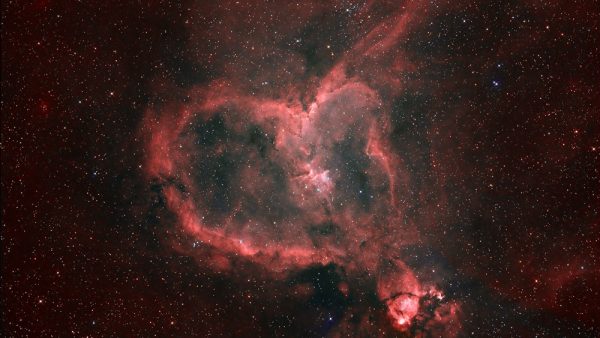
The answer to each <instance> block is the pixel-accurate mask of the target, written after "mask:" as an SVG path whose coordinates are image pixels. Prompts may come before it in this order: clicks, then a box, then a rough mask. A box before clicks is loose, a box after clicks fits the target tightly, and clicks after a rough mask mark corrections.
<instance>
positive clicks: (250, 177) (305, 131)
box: [142, 3, 460, 336]
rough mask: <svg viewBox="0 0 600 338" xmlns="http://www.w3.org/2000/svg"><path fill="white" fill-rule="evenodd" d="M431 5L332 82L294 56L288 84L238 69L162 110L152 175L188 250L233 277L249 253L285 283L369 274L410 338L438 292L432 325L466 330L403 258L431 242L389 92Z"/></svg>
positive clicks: (365, 41) (373, 42) (151, 119)
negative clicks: (338, 271)
mask: <svg viewBox="0 0 600 338" xmlns="http://www.w3.org/2000/svg"><path fill="white" fill-rule="evenodd" d="M365 10H366V9H365ZM423 10H424V9H423V8H422V5H420V4H417V3H416V4H411V5H410V7H408V8H407V7H403V8H402V9H401V10H399V11H398V13H394V14H393V15H390V17H388V18H386V19H385V20H384V21H383V22H382V23H379V24H377V25H376V26H375V27H373V28H372V29H371V31H370V32H367V33H366V34H365V36H364V37H363V38H361V39H359V40H358V41H356V42H355V43H354V45H352V46H351V47H350V48H349V49H348V50H347V51H343V52H342V55H341V56H340V57H338V58H336V60H335V61H334V64H333V65H332V66H331V68H330V69H328V70H327V72H326V73H325V74H323V75H322V76H321V77H320V78H308V79H305V78H302V72H304V69H303V68H304V67H303V65H302V62H301V61H299V60H298V59H297V58H294V57H290V58H289V60H283V63H282V64H280V65H276V66H275V65H274V66H273V67H282V68H283V69H284V71H286V72H288V73H289V75H287V76H289V77H290V81H289V83H286V84H285V85H283V86H273V87H272V88H269V89H268V90H264V91H262V92H261V93H256V92H254V91H253V90H252V89H249V88H247V87H246V88H245V87H244V86H242V85H239V84H238V83H237V82H238V81H239V79H236V78H235V77H233V76H235V75H237V74H235V73H233V74H232V75H230V76H225V77H223V78H219V79H215V80H214V81H211V82H209V83H208V84H206V85H201V86H194V87H193V88H191V89H189V90H188V91H187V92H186V93H185V94H184V95H185V98H186V99H185V100H184V102H181V103H169V104H165V105H160V106H151V107H150V108H149V109H148V110H147V112H146V116H145V117H144V123H143V126H142V134H143V135H144V137H145V139H146V140H147V143H146V147H147V149H146V151H147V154H148V155H147V157H148V158H147V163H146V166H145V168H146V174H147V175H148V177H149V178H150V179H154V180H158V181H159V182H161V183H162V184H164V185H165V187H164V196H165V199H166V203H167V205H168V208H169V209H170V210H172V211H173V212H174V213H175V214H176V215H177V222H178V230H179V231H181V232H182V233H184V234H185V235H187V236H189V241H193V242H194V243H195V244H194V245H192V246H189V247H191V248H192V249H191V250H190V249H189V248H187V249H186V248H180V249H179V250H181V251H182V252H184V253H186V254H189V255H191V256H195V257H196V258H198V259H199V260H201V261H202V262H206V263H205V264H209V265H210V266H211V267H213V268H214V269H217V270H219V271H224V272H227V271H230V270H232V269H235V267H234V266H233V265H232V263H231V262H230V257H236V259H237V258H238V257H242V258H243V259H247V260H249V261H251V262H254V263H256V264H260V265H262V266H264V267H265V268H266V269H267V270H269V271H270V272H271V273H272V276H273V278H284V277H286V274H288V273H289V272H290V271H294V270H297V269H303V268H306V267H309V266H313V265H315V264H320V265H327V264H331V263H333V264H335V265H338V266H341V267H343V268H344V269H345V270H346V273H347V274H355V273H363V272H368V273H369V274H370V275H372V276H374V277H373V278H375V279H376V280H377V296H378V297H379V299H380V300H381V301H382V302H384V303H385V304H386V306H387V313H388V316H389V318H390V320H391V322H392V324H393V325H394V327H396V328H397V329H398V330H401V331H405V330H408V328H409V327H410V325H411V324H412V322H413V320H415V319H417V318H419V319H421V318H423V317H424V314H421V313H420V312H421V311H422V309H421V307H422V306H423V305H422V303H423V302H424V301H425V300H426V299H429V298H431V299H435V300H436V305H435V309H434V310H433V311H434V315H433V316H432V317H431V318H430V319H428V322H427V323H425V324H426V325H427V326H439V327H441V328H442V330H443V331H442V332H445V334H447V335H449V336H453V335H455V334H456V332H457V330H458V328H459V327H460V324H459V323H458V320H457V319H458V313H459V311H460V305H459V303H458V302H455V301H445V300H444V293H443V290H439V289H438V288H437V286H436V285H435V282H434V281H432V280H428V279H419V278H417V277H416V276H415V273H414V272H413V271H412V270H411V269H410V268H409V267H408V266H407V265H406V264H405V263H404V262H403V261H402V259H401V258H399V257H398V253H399V252H400V251H401V249H402V248H403V247H405V246H409V245H414V244H415V243H419V241H421V238H420V236H419V233H418V231H417V230H416V227H418V226H419V224H417V222H416V221H415V220H414V219H412V218H411V217H410V216H409V215H407V213H408V210H409V209H410V208H414V206H415V203H416V201H414V200H413V198H414V196H411V195H410V194H409V193H408V191H409V190H410V185H409V182H410V180H411V177H410V175H409V174H408V173H407V168H406V166H405V165H404V160H403V158H402V154H398V153H396V152H394V150H393V149H392V145H391V144H390V141H389V137H390V133H391V132H392V127H391V125H390V123H391V122H390V118H391V116H390V114H391V113H390V111H391V109H392V107H390V102H389V100H386V98H389V97H393V96H395V95H398V94H399V93H401V92H403V91H405V90H407V84H405V83H403V81H402V79H401V78H402V74H403V72H406V71H407V70H408V69H412V68H414V67H415V65H414V64H413V63H412V62H411V61H409V60H408V59H407V58H406V57H405V56H403V55H402V54H399V55H398V54H393V53H390V50H395V49H396V48H398V47H397V41H399V40H401V39H402V38H403V37H404V36H405V34H406V31H407V27H408V26H409V25H414V24H417V23H418V21H419V20H420V16H421V15H422V13H421V12H422V11H423ZM298 63H300V64H298ZM290 69H291V71H290ZM365 70H367V71H366V72H365ZM275 71H276V72H277V70H275ZM294 71H296V72H298V73H299V74H294V73H293V72H294ZM267 72H269V70H267ZM278 75H279V74H276V75H275V76H278ZM232 77H233V78H232ZM296 77H298V79H295V78H296ZM264 84H265V85H268V81H267V80H265V81H264ZM215 177H217V179H214V178H215ZM197 246H203V247H206V248H207V249H208V250H205V251H200V250H195V248H196V247H197ZM195 251H199V252H200V253H199V254H196V253H195ZM207 255H208V257H207ZM430 302H431V301H430Z"/></svg>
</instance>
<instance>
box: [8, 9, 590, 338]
mask: <svg viewBox="0 0 600 338" xmlns="http://www.w3.org/2000/svg"><path fill="white" fill-rule="evenodd" d="M240 3H241V4H240ZM240 3H238V2H236V1H225V2H220V3H219V4H216V3H211V2H202V1H199V2H190V1H183V2H167V1H143V2H113V1H99V2H96V1H90V2H68V1H51V0H45V1H41V0H40V1H34V2H21V1H18V2H15V1H3V2H2V102H1V103H2V115H1V118H2V129H1V131H2V135H1V151H2V154H1V156H2V191H1V193H2V196H1V197H2V233H1V236H2V253H3V255H2V286H1V290H2V296H1V299H2V325H1V326H2V330H3V332H4V335H6V336H11V337H13V336H14V337H20V336H33V337H37V336H50V335H54V336H70V335H73V336H86V335H90V336H150V335H157V336H208V334H209V333H210V334H212V335H216V336H240V337H255V336H327V335H330V336H333V335H335V334H340V335H350V336H352V335H356V336H378V335H389V336H395V335H408V336H411V335H415V334H417V332H421V331H419V328H416V327H412V328H410V330H408V331H405V332H400V331H397V330H395V329H394V328H393V327H392V325H391V324H390V323H389V319H388V318H387V316H386V306H385V304H384V302H382V301H381V300H380V299H378V297H377V291H376V289H377V286H376V283H377V281H376V279H375V278H371V276H370V275H365V274H357V273H350V272H347V271H346V270H345V266H344V264H340V263H339V262H332V263H330V264H326V265H318V264H317V265H311V266H308V267H302V268H290V270H289V271H288V273H287V275H286V276H285V277H283V278H273V277H272V276H271V274H270V272H269V269H268V267H267V268H265V267H262V266H260V264H255V262H253V261H252V260H245V259H244V257H236V258H230V259H231V260H232V261H235V268H234V269H230V270H227V271H225V272H223V271H220V270H218V269H215V268H214V267H213V266H212V265H211V264H209V263H205V264H203V263H202V262H203V258H205V259H206V260H209V259H210V257H214V255H213V254H214V252H213V251H212V249H210V248H209V249H206V250H205V251H200V253H194V254H190V253H189V250H187V249H186V250H181V249H177V248H174V247H176V246H177V245H178V244H176V243H179V244H181V243H188V242H187V241H188V240H189V238H188V237H189V234H186V233H184V232H182V230H181V229H180V227H178V226H177V223H178V221H177V217H176V215H175V213H174V212H173V210H171V209H170V208H169V207H168V205H167V204H168V203H167V202H166V199H165V194H164V190H163V189H165V187H166V186H167V185H168V184H167V183H165V182H160V181H157V180H156V179H155V180H152V179H148V173H147V171H146V170H147V160H148V156H149V155H148V154H147V152H148V147H147V143H146V142H147V138H145V137H144V134H143V133H141V132H140V129H143V128H144V126H145V125H144V123H145V122H144V121H145V120H144V119H145V117H146V116H148V111H149V107H155V106H161V105H163V106H168V105H169V103H170V102H175V101H178V100H181V98H182V97H186V96H187V97H189V96H190V95H191V94H190V93H193V89H194V88H197V87H199V86H205V85H207V84H208V83H210V82H211V81H215V80H222V79H226V80H227V81H229V82H231V83H234V85H235V86H236V88H238V90H240V91H243V92H245V93H251V94H252V95H255V96H256V97H268V98H274V97H275V96H276V93H277V90H278V89H279V88H282V87H286V86H291V84H294V83H297V82H302V83H303V84H302V85H301V86H300V88H301V89H300V92H301V94H300V95H303V96H305V97H304V98H303V99H302V102H303V103H306V102H308V101H310V100H309V99H307V98H306V97H311V96H314V95H315V92H316V91H318V89H315V88H317V87H318V83H319V81H324V79H326V78H327V74H330V73H331V72H333V69H334V67H335V65H336V64H337V63H338V62H339V60H341V59H342V58H349V59H351V60H352V61H351V62H350V63H352V67H350V68H352V69H349V70H347V72H354V73H355V74H360V75H357V76H358V77H363V78H365V79H367V80H365V82H366V83H369V85H370V86H371V87H373V88H376V89H377V91H378V93H379V94H380V95H381V97H382V98H384V100H385V101H386V102H387V103H388V104H389V107H390V109H389V112H388V113H389V117H390V121H391V129H390V133H389V135H387V136H386V137H388V140H389V143H390V147H391V148H390V149H391V151H392V152H393V153H394V154H395V155H394V156H397V157H398V158H400V159H402V163H403V166H404V167H403V169H402V172H403V173H404V174H405V175H406V176H407V177H409V179H410V184H409V189H408V190H409V192H408V193H406V195H405V196H406V197H405V198H406V199H408V200H415V201H416V200H418V202H412V201H411V202H407V205H408V206H407V207H406V209H405V211H406V212H407V214H410V215H411V216H410V218H411V220H412V221H414V223H415V224H416V226H417V230H416V231H417V233H418V234H419V238H420V240H419V241H417V242H416V243H412V244H410V245H403V246H401V248H400V249H398V250H399V251H398V252H397V253H393V254H390V253H389V252H387V253H386V254H389V255H393V256H395V255H401V256H402V257H403V261H404V262H405V263H406V264H407V265H408V266H409V267H410V268H411V269H412V270H413V271H414V272H415V273H416V274H417V275H418V276H429V275H428V274H430V273H429V272H426V271H430V270H437V271H438V272H437V273H436V276H438V277H435V278H434V277H431V276H429V278H434V279H438V278H439V284H440V285H442V286H443V289H444V292H445V294H446V295H447V297H448V298H449V299H452V300H455V301H456V302H459V303H460V304H461V307H460V308H461V310H460V315H459V316H458V317H457V318H458V319H457V321H458V323H459V324H458V325H459V327H460V330H459V332H458V336H467V335H473V336H534V335H536V334H537V335H539V336H549V337H554V336H589V337H593V336H598V335H599V331H598V330H600V318H599V315H598V314H599V313H600V308H599V304H600V278H599V277H598V276H599V275H600V260H599V259H600V258H599V256H598V255H600V243H599V241H600V215H599V212H600V195H599V192H600V173H599V170H600V85H599V83H600V82H599V80H598V79H599V78H600V50H599V48H600V47H599V46H600V41H599V40H600V13H599V12H600V11H599V9H598V8H599V7H598V3H597V2H595V1H568V2H566V1H550V2H546V3H543V2H538V1H492V2H481V3H478V2H463V1H452V2H449V3H444V2H428V3H427V6H426V7H427V10H421V9H418V10H417V9H414V8H415V7H413V6H412V5H411V4H412V3H411V2H406V3H404V2H398V3H395V2H387V1H383V2H374V3H367V2H361V1H358V2H350V1H341V2H333V1H332V2H327V3H320V2H314V3H312V2H306V3H303V4H302V5H300V6H296V5H293V4H291V3H289V4H288V3H281V2H271V1H261V2H256V3H255V2H253V3H251V4H250V3H246V2H244V1H240ZM416 6H421V5H420V3H419V5H416ZM419 8H421V7H419ZM411 11H414V12H411ZM405 12H410V13H414V14H411V17H413V19H412V21H411V23H410V24H409V25H408V26H407V28H405V29H404V30H403V32H404V31H405V34H404V33H403V35H402V37H400V38H398V41H396V40H394V41H393V43H391V47H389V46H388V47H386V51H385V53H384V54H385V56H383V57H381V59H377V61H376V62H371V61H367V62H365V61H357V60H356V58H358V57H356V56H353V55H354V54H353V53H356V48H357V47H356V46H357V45H359V44H360V42H361V41H367V43H371V42H373V41H372V39H371V38H370V37H369V35H368V34H367V33H368V32H372V31H373V30H374V29H376V27H381V26H379V25H381V24H382V23H385V22H394V21H393V18H395V16H394V15H396V14H395V13H400V14H402V13H405ZM390 13H393V14H390ZM390 15H391V16H390ZM390 18H392V19H390ZM386 20H387V21H386ZM390 20H391V21H390ZM386 29H387V28H386ZM383 34H384V35H386V34H391V33H390V31H388V30H383ZM374 39H375V40H377V38H374ZM383 41H385V40H383ZM382 44H383V43H382ZM353 48H354V49H353ZM382 48H383V47H382ZM349 55H350V56H349ZM401 59H402V60H404V59H406V60H410V62H408V63H407V65H405V66H406V68H403V69H402V70H401V71H400V73H401V74H400V75H399V79H400V80H399V81H400V82H401V83H402V85H401V87H402V90H400V91H395V90H396V89H395V88H396V87H397V86H398V85H396V84H394V83H395V82H393V81H392V80H389V79H388V78H387V77H385V74H386V73H387V72H388V70H389V69H394V68H393V67H394V66H395V65H398V61H397V60H401ZM381 60H383V61H381ZM382 65H383V66H382ZM402 65H404V64H402ZM282 69H286V70H289V69H291V70H290V71H288V72H287V73H286V72H283V71H282ZM394 71H395V70H394ZM390 72H392V71H390ZM365 73H366V74H367V75H364V74H365ZM286 74H287V75H286ZM369 74H372V76H371V78H369ZM394 74H395V73H394ZM369 81H371V82H369ZM264 83H266V84H264ZM202 127H206V125H204V124H200V125H199V126H198V128H200V129H201V128H202ZM213 127H214V126H213ZM211 128H212V127H211ZM217 129H218V128H217ZM213 131H214V128H213ZM240 137H241V136H240ZM216 138H217V140H219V142H223V143H224V144H227V143H228V142H229V144H233V141H231V139H230V138H226V137H222V138H219V137H216ZM347 140H349V141H348V142H349V143H348V144H349V145H348V147H349V148H352V147H353V146H352V144H354V143H352V142H354V141H353V140H354V139H352V138H351V137H350V138H349V139H347ZM236 142H237V141H236ZM249 142H250V143H252V142H255V143H256V142H257V141H256V139H251V140H250V141H249ZM261 142H267V143H265V144H263V146H266V147H268V144H269V143H268V142H269V141H268V140H267V141H265V140H263V141H261ZM356 142H359V141H356ZM253 144H254V143H253ZM341 144H343V143H341ZM243 146H247V144H246V145H243ZM242 149H245V148H242ZM352 149H354V148H352ZM352 151H354V150H352ZM352 151H349V152H348V153H351V154H352V155H347V156H348V158H343V161H346V162H345V163H348V161H349V162H351V163H354V164H353V165H347V166H346V167H344V168H345V169H343V170H346V171H344V172H346V173H348V175H347V176H346V177H345V178H348V177H350V178H349V179H348V180H349V182H351V183H350V185H349V188H348V186H344V187H345V188H344V187H341V186H336V189H337V190H338V191H341V193H342V194H346V193H348V191H349V190H351V189H354V185H353V184H357V186H360V187H363V188H364V189H375V188H373V187H372V186H369V185H368V184H367V183H360V182H359V181H360V179H362V178H361V177H362V176H361V175H362V174H358V173H357V172H358V171H360V170H362V169H360V166H361V164H360V163H362V162H360V159H361V157H360V154H356V153H353V152H352ZM342 153H343V152H342ZM344 154H346V153H344ZM234 161H235V160H234ZM340 161H342V160H340ZM357 168H358V169H357ZM182 170H183V169H182ZM394 170H395V169H394ZM355 171H356V172H355ZM199 175H202V173H200V174H199ZM215 175H216V174H215ZM352 175H354V176H352ZM365 175H366V174H365ZM204 179H205V180H207V181H208V182H217V181H215V180H218V179H219V178H218V177H215V176H211V175H210V174H208V176H205V177H204ZM356 180H358V181H356ZM357 182H358V183H357ZM206 184H209V183H206ZM257 184H258V183H257ZM361 184H362V185H361ZM361 189H362V188H361ZM361 191H362V190H361ZM229 193H231V191H228V194H229ZM426 201H427V202H426ZM433 201H435V202H433ZM265 203H267V202H265ZM360 203H362V204H361V205H366V204H368V203H374V205H381V206H382V207H385V206H386V205H385V204H377V203H379V202H377V201H375V202H368V201H366V200H361V202H360ZM381 203H383V202H381ZM260 206H261V207H263V206H264V205H260ZM369 208H371V207H367V206H365V210H372V209H369ZM261 210H262V209H261ZM338 226H342V227H343V226H344V225H338ZM320 231H323V230H322V229H321V230H320ZM374 243H375V244H373V246H377V245H379V244H380V243H384V244H382V245H383V246H385V245H388V244H389V243H388V242H386V241H385V240H381V241H379V242H378V241H377V240H374ZM194 247H195V246H194ZM377 250H379V251H377V252H382V251H381V250H382V249H377ZM390 250H391V249H390ZM394 250H396V249H394ZM348 255H351V254H348ZM423 278H426V277H423ZM341 282H344V283H345V285H347V286H348V288H349V290H350V291H349V292H350V295H349V296H348V295H346V294H345V291H344V290H343V289H341V288H340V287H339V285H340V283H341ZM306 289H307V290H309V291H306ZM303 290H304V291H303ZM303 292H306V293H303ZM421 329H422V328H421ZM427 330H428V329H427V328H425V332H426V334H427V332H428V333H429V334H430V335H432V336H436V335H440V334H441V335H445V334H449V333H447V332H446V331H444V330H443V329H440V330H437V329H431V330H430V331H427Z"/></svg>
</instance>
